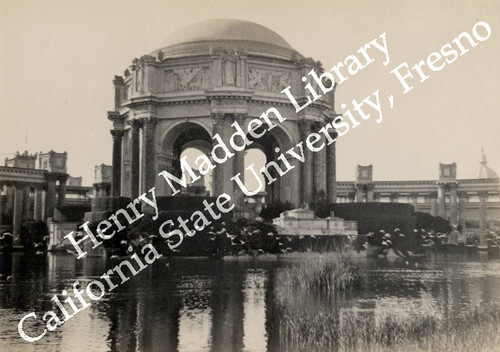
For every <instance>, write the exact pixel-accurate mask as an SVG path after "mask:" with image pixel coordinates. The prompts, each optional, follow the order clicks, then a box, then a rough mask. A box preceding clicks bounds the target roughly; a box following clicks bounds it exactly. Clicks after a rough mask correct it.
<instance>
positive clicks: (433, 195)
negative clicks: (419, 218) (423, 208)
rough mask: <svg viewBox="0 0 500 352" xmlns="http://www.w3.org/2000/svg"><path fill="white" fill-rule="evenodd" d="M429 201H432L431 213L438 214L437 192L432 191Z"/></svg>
mask: <svg viewBox="0 0 500 352" xmlns="http://www.w3.org/2000/svg"><path fill="white" fill-rule="evenodd" d="M429 201H430V202H431V215H432V216H436V215H437V193H436V192H432V193H430V194H429Z"/></svg>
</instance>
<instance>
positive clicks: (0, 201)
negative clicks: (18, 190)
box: [0, 185, 4, 225]
mask: <svg viewBox="0 0 500 352" xmlns="http://www.w3.org/2000/svg"><path fill="white" fill-rule="evenodd" d="M3 209H4V207H3V185H0V225H2V214H3Z"/></svg>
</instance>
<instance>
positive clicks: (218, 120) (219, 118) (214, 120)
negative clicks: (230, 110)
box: [210, 112, 226, 125]
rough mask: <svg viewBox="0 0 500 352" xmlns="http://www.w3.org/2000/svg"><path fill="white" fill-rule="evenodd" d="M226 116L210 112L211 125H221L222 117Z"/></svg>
mask: <svg viewBox="0 0 500 352" xmlns="http://www.w3.org/2000/svg"><path fill="white" fill-rule="evenodd" d="M225 115H226V114H224V113H222V112H211V113H210V117H211V119H212V125H222V124H223V123H224V117H225Z"/></svg>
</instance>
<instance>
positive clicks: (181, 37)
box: [166, 19, 292, 49]
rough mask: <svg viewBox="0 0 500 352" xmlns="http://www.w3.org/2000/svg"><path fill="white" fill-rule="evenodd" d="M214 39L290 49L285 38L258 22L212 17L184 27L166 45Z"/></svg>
mask: <svg viewBox="0 0 500 352" xmlns="http://www.w3.org/2000/svg"><path fill="white" fill-rule="evenodd" d="M216 40H238V41H239V40H244V41H252V42H260V43H266V44H271V45H276V46H280V47H284V48H288V49H292V47H291V46H290V44H288V43H287V41H286V40H285V39H283V38H282V37H281V36H279V35H278V34H276V33H275V32H273V31H272V30H270V29H268V28H266V27H264V26H261V25H260V24H257V23H253V22H249V21H243V20H235V19H214V20H208V21H203V22H198V23H194V24H191V25H189V26H187V27H184V28H182V29H180V30H178V31H176V32H174V34H173V35H172V36H171V37H170V39H169V40H168V41H167V43H166V46H171V45H176V44H181V43H192V42H201V41H216Z"/></svg>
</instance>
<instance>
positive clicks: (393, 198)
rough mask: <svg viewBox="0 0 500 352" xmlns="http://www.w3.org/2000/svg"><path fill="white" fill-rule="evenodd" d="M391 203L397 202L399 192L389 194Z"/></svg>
mask: <svg viewBox="0 0 500 352" xmlns="http://www.w3.org/2000/svg"><path fill="white" fill-rule="evenodd" d="M389 198H390V200H391V203H397V202H398V201H399V193H397V192H394V193H391V195H390V196H389Z"/></svg>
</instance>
